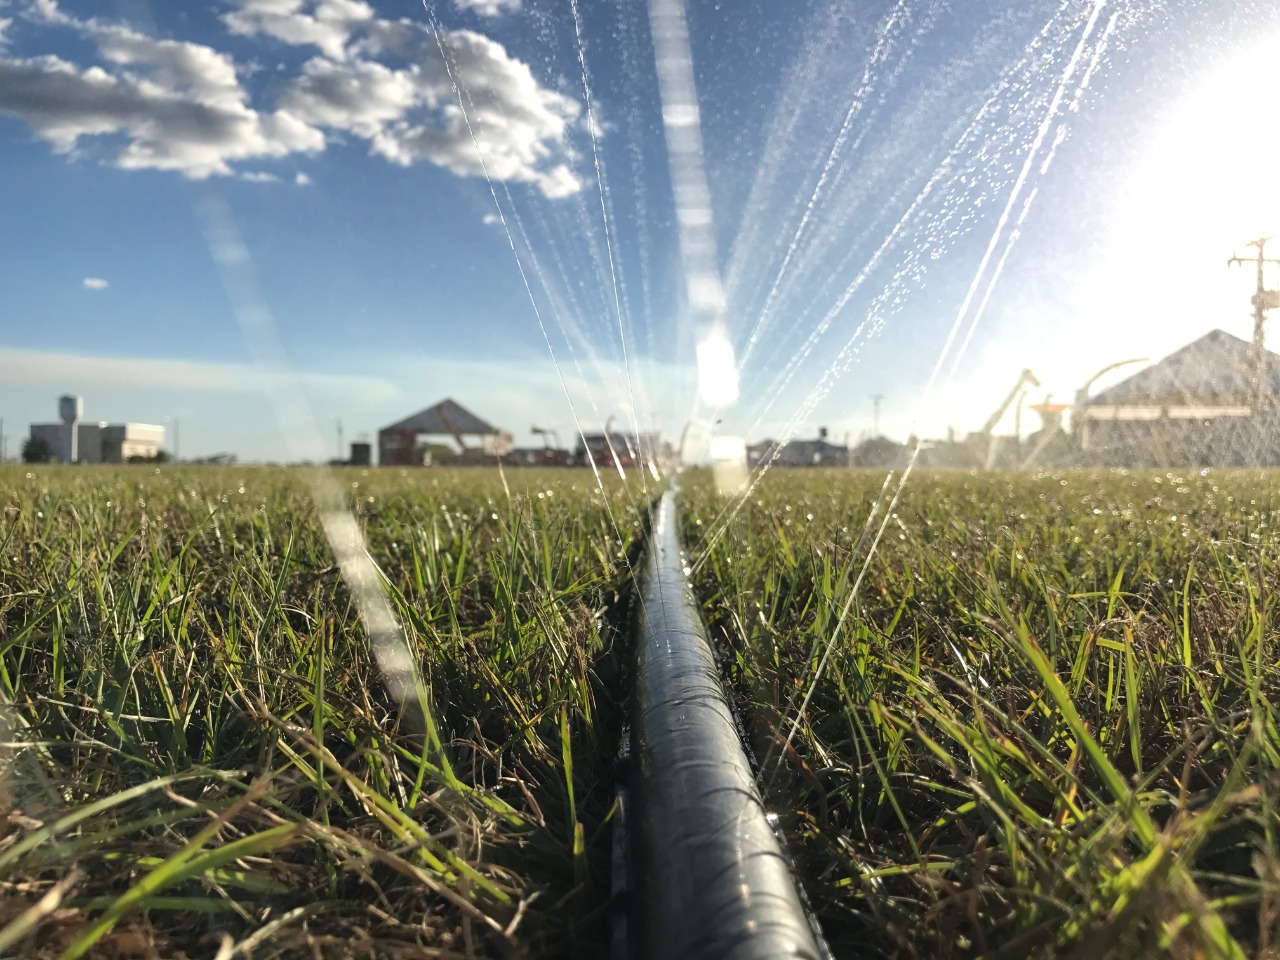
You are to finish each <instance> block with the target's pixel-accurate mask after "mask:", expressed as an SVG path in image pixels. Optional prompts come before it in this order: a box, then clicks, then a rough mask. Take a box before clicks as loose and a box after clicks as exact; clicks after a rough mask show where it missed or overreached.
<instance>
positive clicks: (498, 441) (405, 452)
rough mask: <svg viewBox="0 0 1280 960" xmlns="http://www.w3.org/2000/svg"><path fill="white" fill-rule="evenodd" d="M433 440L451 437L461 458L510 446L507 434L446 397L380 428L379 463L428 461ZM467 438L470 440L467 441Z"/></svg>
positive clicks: (412, 464) (411, 464)
mask: <svg viewBox="0 0 1280 960" xmlns="http://www.w3.org/2000/svg"><path fill="white" fill-rule="evenodd" d="M432 439H435V440H441V439H443V440H453V442H454V443H455V444H457V447H458V451H457V452H458V456H459V457H460V458H462V459H463V460H467V459H469V458H475V457H480V458H486V457H494V456H499V455H501V454H503V453H505V452H506V451H507V450H509V449H510V447H511V437H510V435H509V434H506V433H503V432H502V431H501V430H499V429H498V428H497V427H495V426H494V425H493V424H491V423H488V422H487V421H485V420H482V419H481V418H480V417H478V416H476V415H475V414H474V413H472V412H471V411H470V410H468V409H467V408H466V407H464V406H462V405H461V404H460V403H458V402H456V401H454V400H451V399H446V400H441V401H440V402H439V403H437V404H435V405H434V406H431V407H427V408H426V409H425V410H419V411H418V412H417V413H415V414H413V415H412V416H409V417H405V419H403V420H400V421H398V422H397V423H393V424H391V426H389V427H383V428H382V429H381V430H379V431H378V463H380V464H381V465H382V466H384V467H421V466H423V465H425V464H428V463H430V460H429V451H430V447H431V442H430V441H431V440H432ZM468 439H470V440H472V441H473V443H471V444H469V443H468V442H467V441H468ZM474 441H479V442H478V444H476V443H474Z"/></svg>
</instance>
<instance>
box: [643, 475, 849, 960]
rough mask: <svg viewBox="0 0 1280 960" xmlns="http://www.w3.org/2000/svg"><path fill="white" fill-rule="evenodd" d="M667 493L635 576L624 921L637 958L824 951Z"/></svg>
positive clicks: (748, 957) (811, 955)
mask: <svg viewBox="0 0 1280 960" xmlns="http://www.w3.org/2000/svg"><path fill="white" fill-rule="evenodd" d="M677 527H678V519H677V512H676V503H675V497H674V494H673V493H671V492H668V493H666V494H665V495H664V496H663V497H662V500H661V501H660V503H659V504H658V508H657V512H656V515H655V517H654V520H653V525H652V528H651V531H650V537H649V549H648V550H647V556H646V559H645V565H644V569H643V571H642V574H641V579H640V598H641V603H640V605H639V606H640V611H639V634H638V636H637V639H636V648H637V650H636V670H635V694H634V697H635V700H634V703H633V705H632V725H631V759H630V770H631V777H630V779H631V782H630V789H629V791H628V793H629V799H630V801H631V810H630V811H629V812H628V817H627V820H628V823H627V835H628V838H629V846H630V851H629V853H630V856H629V860H630V868H631V869H630V873H631V882H630V884H629V887H630V890H629V894H628V895H629V898H630V901H631V921H630V922H629V924H628V927H629V933H630V940H631V955H632V957H633V958H635V960H642V958H643V960H648V958H667V957H670V958H679V960H712V958H715V960H779V958H787V957H791V958H806V960H823V957H824V956H825V954H824V952H823V951H822V950H821V949H820V948H819V946H818V939H817V937H816V936H815V933H814V930H813V928H812V926H811V925H810V922H809V918H808V916H807V914H806V912H805V909H804V907H803V905H802V903H801V899H800V895H799V893H798V891H797V889H796V885H795V881H794V879H793V877H792V875H791V869H790V866H789V864H788V862H787V860H786V858H785V857H784V856H783V853H782V848H781V846H780V845H779V843H778V838H777V836H776V835H775V833H774V831H773V828H772V826H771V825H770V824H769V822H768V820H767V819H766V818H765V809H764V804H763V803H762V801H761V799H760V791H759V789H758V787H757V785H756V781H755V777H754V776H753V774H752V770H751V765H750V764H749V763H748V761H747V758H746V755H745V754H744V753H743V749H742V743H741V741H740V740H739V737H738V732H737V728H736V726H735V725H734V720H733V713H732V711H731V709H730V706H729V702H728V700H727V698H726V696H725V693H724V690H723V689H722V687H721V684H720V676H719V671H718V670H717V668H716V662H715V658H714V656H713V655H712V652H711V647H710V644H709V643H708V641H707V635H706V630H705V628H704V627H703V625H702V621H701V619H700V618H699V615H698V608H697V604H696V603H695V601H694V598H693V594H692V591H691V589H690V586H689V583H688V577H687V574H686V567H685V562H684V557H683V554H682V553H681V550H680V537H679V530H678V528H677Z"/></svg>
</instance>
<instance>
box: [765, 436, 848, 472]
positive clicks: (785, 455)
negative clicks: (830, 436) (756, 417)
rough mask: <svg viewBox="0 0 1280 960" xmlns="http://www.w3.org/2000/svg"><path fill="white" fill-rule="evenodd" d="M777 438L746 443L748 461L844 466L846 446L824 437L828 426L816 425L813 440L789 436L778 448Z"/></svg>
mask: <svg viewBox="0 0 1280 960" xmlns="http://www.w3.org/2000/svg"><path fill="white" fill-rule="evenodd" d="M777 447H778V443H777V441H776V440H761V441H760V442H759V443H753V444H751V445H750V446H748V447H747V463H748V464H749V465H750V466H751V467H752V468H756V467H759V466H762V465H764V464H766V463H769V462H770V461H772V462H773V465H774V466H778V467H847V466H848V465H849V448H848V447H844V446H839V445H837V444H834V443H831V442H830V441H828V440H827V428H826V427H820V428H819V429H818V439H816V440H791V441H788V442H787V443H785V444H783V445H782V447H781V448H780V449H777V452H776V454H775V448H777Z"/></svg>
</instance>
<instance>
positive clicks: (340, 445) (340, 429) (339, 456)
mask: <svg viewBox="0 0 1280 960" xmlns="http://www.w3.org/2000/svg"><path fill="white" fill-rule="evenodd" d="M334 423H336V424H337V425H338V459H339V460H341V459H342V418H341V417H336V418H335V419H334Z"/></svg>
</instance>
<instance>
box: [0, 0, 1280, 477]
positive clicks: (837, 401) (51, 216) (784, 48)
mask: <svg viewBox="0 0 1280 960" xmlns="http://www.w3.org/2000/svg"><path fill="white" fill-rule="evenodd" d="M577 7H578V9H577V13H578V15H579V22H578V23H577V24H575V17H574V8H573V5H571V4H570V3H568V2H566V0H555V2H552V0H452V2H449V0H436V2H435V3H434V4H430V5H428V6H427V7H423V6H422V5H421V4H418V3H416V2H408V0H399V2H394V3H393V2H377V3H373V2H365V0H227V2H224V3H209V4H181V5H179V4H167V3H165V4H162V3H149V2H147V0H119V2H115V3H104V2H101V0H58V2H54V0H7V2H5V0H0V191H3V194H2V195H3V203H2V204H0V210H2V214H0V290H2V291H3V294H4V296H3V299H2V301H0V416H3V418H4V420H5V432H6V433H7V434H8V435H9V436H10V442H9V445H8V447H9V451H10V453H11V454H12V453H13V452H14V451H16V448H17V442H16V440H15V439H14V438H15V437H20V436H21V435H22V434H23V433H24V432H25V424H26V423H28V422H30V421H32V420H44V419H52V415H53V412H54V403H55V398H56V396H57V395H58V394H59V393H61V392H65V391H74V392H78V393H82V394H84V395H85V397H86V407H87V414H88V415H89V416H90V417H92V418H94V419H99V418H100V419H109V420H120V419H129V420H137V421H143V422H164V420H165V418H170V419H171V420H172V419H177V420H179V421H180V422H181V425H182V426H181V442H182V453H183V455H184V456H196V455H201V454H207V453H213V452H216V451H223V450H230V451H234V452H236V453H237V454H239V455H240V456H241V457H242V458H244V459H250V460H257V459H262V460H268V459H287V458H290V457H295V456H316V457H319V456H327V455H331V454H332V452H335V447H336V436H335V433H336V431H335V420H336V419H339V418H340V419H341V421H342V423H343V426H344V430H345V434H346V437H347V439H348V440H350V439H352V438H354V437H355V436H356V435H358V434H360V433H369V434H372V433H374V432H375V431H376V430H377V428H378V427H380V426H382V425H385V424H387V423H389V422H392V421H394V420H397V419H399V418H400V417H402V416H404V415H407V414H408V413H411V412H413V411H414V410H417V409H419V408H421V407H423V406H426V405H428V404H430V403H433V402H435V401H436V400H438V399H440V398H442V397H444V396H453V397H454V398H455V399H457V400H459V401H460V402H462V403H463V404H464V405H466V406H468V407H470V408H471V409H473V410H474V411H475V412H477V413H478V414H480V415H481V416H484V417H486V418H487V419H489V420H491V421H493V422H495V423H497V424H499V425H501V426H503V427H505V428H506V429H508V430H510V431H511V432H512V433H513V434H515V436H516V441H517V442H518V443H528V442H533V441H531V439H530V437H529V435H528V433H527V428H528V426H529V425H530V424H531V423H533V422H538V423H541V424H543V425H548V426H555V427H557V428H559V430H560V434H561V436H562V437H563V438H567V437H568V436H569V435H570V434H571V432H572V430H573V424H574V421H575V416H576V418H577V419H578V420H579V421H581V423H582V425H583V426H584V427H586V428H588V429H591V428H593V427H598V426H599V425H600V424H601V423H602V422H603V421H604V420H605V419H606V418H607V417H609V416H611V415H614V416H617V417H619V419H620V420H621V421H622V422H629V421H630V420H631V418H632V417H633V416H634V418H635V420H636V422H638V423H639V424H640V425H641V426H642V427H648V426H651V425H653V426H657V427H659V428H661V429H663V430H665V431H666V432H667V433H668V434H670V435H673V436H674V435H677V434H678V433H679V431H680V429H681V427H682V425H683V424H684V422H685V421H686V420H687V419H688V418H689V417H690V416H695V417H705V416H708V415H710V413H709V411H706V410H702V409H699V408H698V406H697V404H696V401H695V386H696V376H695V370H694V366H693V356H694V348H695V340H696V339H697V336H698V333H697V329H698V328H697V327H696V325H695V324H694V323H692V322H691V321H690V320H689V319H688V314H687V311H686V310H685V309H684V303H685V296H684V289H683V283H684V281H683V271H682V267H681V259H680V246H679V244H678V242H677V230H676V223H677V218H676V211H675V207H674V202H673V197H672V188H671V185H670V184H671V180H670V174H669V170H668V164H667V149H666V141H665V139H664V135H663V126H662V111H661V105H660V97H659V88H658V83H657V79H656V74H655V69H654V56H653V48H652V42H651V40H650V36H649V21H648V14H647V10H646V5H645V4H644V3H643V2H640V0H616V2H600V3H596V2H585V0H580V2H579V3H578V5H577ZM1269 8H1270V5H1269V4H1263V3H1262V2H1252V3H1246V2H1227V0H1212V2H1202V3H1198V4H1182V3H1173V2H1156V0H1111V2H1098V0H1051V2H1050V0H1030V2H1027V3H1019V4H1004V3H987V2H981V0H954V2H908V0H902V2H890V0H875V2H871V3H853V2H837V0H795V2H791V0H788V2H786V3H782V2H778V0H735V2H720V3H711V2H692V3H690V4H689V31H690V37H691V49H692V60H693V67H694V76H695V79H696V83H697V87H698V97H699V104H700V107H701V117H702V138H703V146H704V150H703V153H702V156H701V159H702V161H703V165H704V168H705V176H706V179H707V182H708V184H709V187H710V195H711V201H712V209H713V212H714V215H715V224H714V228H715V232H714V236H715V240H716V245H717V249H718V265H719V267H720V270H721V272H722V275H723V280H724V289H725V311H724V317H723V324H724V326H725V327H726V328H727V330H728V332H729V335H730V337H731V339H732V340H733V341H734V342H735V345H736V347H737V349H738V355H739V357H740V358H742V359H744V361H745V362H744V365H743V369H742V372H741V376H742V400H741V401H740V402H739V403H738V404H737V405H736V406H734V407H733V408H731V409H727V410H723V411H718V412H716V414H715V415H716V416H718V417H721V418H722V419H723V420H724V424H723V426H722V429H725V430H734V431H737V432H741V433H750V434H751V435H752V436H753V437H758V436H761V435H765V434H769V435H773V436H777V435H779V434H781V433H783V432H785V431H787V430H795V431H798V432H799V433H800V434H801V435H810V434H811V433H812V432H813V431H814V430H815V429H816V428H817V426H818V425H820V424H821V425H827V426H829V427H830V428H831V430H832V432H833V433H834V434H835V435H836V436H837V437H840V436H843V435H844V434H846V433H848V434H851V435H853V436H857V435H859V434H861V433H862V432H865V431H866V430H867V429H868V428H869V427H870V425H871V424H870V421H871V402H870V400H869V399H868V397H869V395H870V394H872V393H883V394H885V395H886V400H885V403H884V407H883V413H882V426H883V427H884V428H885V429H887V430H888V431H889V432H890V433H893V434H896V435H899V436H901V435H904V434H905V433H906V432H907V431H908V430H910V429H912V428H913V427H914V428H915V429H918V430H920V431H922V432H923V433H925V434H939V433H941V432H942V431H944V430H945V429H946V427H947V426H948V425H954V426H956V427H958V428H960V429H962V430H963V429H972V428H975V427H976V426H977V425H978V424H979V423H981V421H982V420H983V419H984V418H985V415H986V413H987V412H988V411H989V410H991V409H992V408H994V407H995V405H996V404H997V403H998V402H999V400H1000V399H1001V398H1002V396H1003V394H1004V393H1005V392H1006V391H1007V390H1008V388H1009V387H1010V386H1012V384H1013V381H1014V379H1015V378H1016V376H1017V373H1018V371H1020V370H1021V369H1022V368H1023V367H1026V366H1030V367H1032V368H1033V369H1034V370H1035V371H1036V373H1037V374H1038V375H1039V376H1040V378H1041V380H1042V382H1043V383H1044V384H1045V387H1044V391H1045V392H1048V391H1052V392H1054V393H1055V395H1056V396H1057V397H1058V398H1060V399H1066V398H1069V396H1070V394H1071V392H1072V390H1073V389H1074V388H1075V387H1076V386H1078V385H1079V384H1080V383H1081V382H1082V381H1083V380H1084V379H1085V378H1086V377H1087V376H1089V375H1090V374H1091V373H1093V372H1094V371H1095V370H1096V369H1098V368H1099V367H1101V366H1102V365H1104V364H1105V363H1108V362H1110V361H1112V360H1117V359H1123V358H1125V357H1127V356H1143V355H1147V356H1152V357H1159V356H1161V355H1163V354H1165V353H1168V352H1170V351H1172V350H1173V349H1175V348H1176V347H1177V346H1179V345H1181V344H1182V343H1185V342H1186V341H1187V340H1189V339H1191V338H1192V337H1194V336H1197V335H1199V334H1200V333H1203V332H1205V331H1207V330H1208V329H1211V328H1212V327H1223V328H1225V329H1228V330H1230V331H1232V332H1234V333H1237V334H1239V335H1241V336H1248V332H1249V329H1250V326H1249V318H1248V311H1249V307H1248V294H1249V280H1248V277H1247V276H1245V275H1244V274H1243V273H1240V272H1237V273H1235V274H1232V273H1231V272H1229V271H1227V270H1226V268H1225V267H1224V266H1223V264H1224V262H1225V260H1226V258H1227V256H1229V255H1230V254H1231V253H1232V252H1233V251H1234V250H1235V249H1237V248H1239V246H1240V244H1242V243H1243V241H1245V240H1248V239H1251V238H1252V237H1253V236H1255V235H1257V233H1258V232H1263V233H1268V232H1271V231H1273V230H1275V229H1276V224H1280V188H1277V186H1276V185H1275V183H1274V181H1275V179H1276V178H1275V177H1274V174H1273V173H1272V172H1271V170H1272V168H1273V167H1274V162H1275V158H1276V153H1277V149H1278V148H1280V137H1278V135H1277V134H1276V133H1275V132H1273V131H1274V129H1275V126H1276V125H1274V124H1272V125H1267V127H1268V128H1267V129H1262V130H1259V129H1257V127H1256V124H1255V123H1254V122H1253V119H1252V118H1253V116H1254V114H1253V110H1254V105H1252V104H1251V103H1250V102H1249V101H1248V99H1247V97H1246V96H1241V95H1240V94H1239V92H1240V91H1248V90H1250V89H1261V90H1263V91H1270V92H1271V95H1272V96H1274V95H1275V94H1276V93H1278V92H1280V68H1277V67H1276V66H1275V64H1277V63H1280V13H1277V12H1276V11H1275V10H1272V9H1269ZM579 37H580V38H581V47H579ZM441 47H443V48H444V49H445V51H446V52H447V54H448V57H447V60H448V63H447V67H448V68H447V69H446V63H445V60H444V59H442V57H441V53H440V50H441ZM580 56H581V59H583V60H585V62H586V67H587V87H588V88H589V90H590V94H591V99H592V102H591V110H590V116H591V118H592V119H593V120H594V125H593V124H592V123H590V122H589V120H588V116H589V113H588V109H587V104H586V97H585V92H584V78H583V74H582V70H581V66H580ZM454 82H456V83H457V84H458V86H459V87H460V88H461V92H462V99H463V103H464V106H465V116H464V112H461V111H459V110H458V106H457V103H458V101H457V98H456V95H455V89H454V86H453V83H454ZM468 121H469V122H470V129H468V123H467V122H468ZM593 133H594V134H595V138H594V141H595V142H594V143H593V136H592V134H593ZM473 135H474V139H473ZM481 160H483V164H482V163H481ZM485 170H487V172H488V173H489V175H490V177H491V178H492V181H493V184H492V192H491V188H490V185H489V183H488V182H487V181H486V179H485V178H484V177H483V176H482V175H481V174H482V172H484V171H485ZM597 170H599V172H597ZM602 185H603V187H604V190H603V191H602V190H601V186H602ZM495 197H496V201H497V203H496V205H495ZM499 211H501V218H499V217H498V216H497V214H498V212H499ZM211 218H212V219H211ZM504 220H505V225H504V223H503V222H502V221H504ZM215 221H216V222H215ZM606 224H607V226H606ZM226 229H230V230H232V231H234V233H235V235H236V236H237V237H238V241H239V243H240V244H241V245H242V248H243V251H244V257H242V258H233V259H232V260H231V261H228V260H227V258H226V257H225V256H224V257H222V258H221V260H220V258H219V256H218V253H219V249H220V248H219V246H218V244H219V243H225V239H226V238H225V236H222V235H221V234H219V231H220V230H222V231H225V230H226ZM215 235H216V236H215ZM219 236H221V239H219V238H218V237H219ZM513 246H514V247H515V252H514V254H513V250H512V247H513ZM223 252H224V253H225V251H223ZM993 281H996V282H995V283H994V284H993V283H992V282H993ZM526 282H527V288H526ZM246 285H248V286H246ZM989 287H990V289H989V290H988V288H989ZM246 290H247V292H246ZM264 309H265V310H266V311H269V315H270V317H271V318H272V320H271V324H270V325H269V327H268V328H266V331H267V333H266V335H265V336H264V335H263V329H264V328H263V327H262V326H261V325H255V324H254V323H252V322H249V324H248V326H247V327H246V321H252V319H253V316H257V315H258V314H256V313H255V311H262V310H264ZM250 314H252V315H253V316H249V315H250ZM539 320H540V321H541V325H542V328H545V331H546V339H545V340H544V335H543V330H542V328H540V325H539ZM620 327H621V332H620V329H619V328H620ZM953 329H954V330H955V331H956V335H955V336H954V337H950V338H949V334H950V333H951V331H952V330H953ZM971 329H972V333H971V334H970V332H969V331H970V330H971ZM753 330H754V331H755V332H756V334H757V336H755V337H754V340H753V336H752V334H753ZM255 331H256V332H255ZM624 339H625V343H626V349H625V359H626V362H625V363H624V349H623V340H624ZM547 341H549V342H550V346H551V349H552V350H554V352H555V355H556V358H557V360H558V362H559V369H558V370H557V367H556V365H555V364H553V363H552V360H551V358H550V355H549V351H548V343H547ZM948 343H950V352H949V353H948V354H947V356H946V358H945V362H943V363H942V364H941V365H940V366H938V369H939V375H938V378H937V380H936V382H935V383H934V386H933V387H932V389H929V390H927V384H928V382H929V379H930V374H931V372H932V371H933V370H934V369H935V365H937V363H938V360H939V357H940V356H941V355H942V352H943V350H944V347H945V346H946V345H947V344H948ZM962 346H963V350H962V349H961V347H962ZM277 348H279V350H280V352H277ZM282 358H283V362H281V361H282ZM628 368H629V372H630V376H628ZM282 397H283V398H284V399H281V398H282ZM297 397H305V398H306V404H305V405H304V406H303V407H301V408H300V407H298V405H297V404H296V403H293V402H292V399H296V398H297ZM273 398H274V399H273ZM291 398H292V399H291ZM1033 399H1036V400H1039V399H1043V398H1042V396H1039V395H1037V396H1035V397H1034V398H1033ZM281 416H283V417H284V419H285V420H286V421H287V422H288V423H289V424H290V427H291V429H290V435H291V437H292V438H293V442H292V443H291V444H290V443H284V442H282V440H281V436H280V427H279V425H278V421H279V420H280V418H281ZM1033 419H1034V418H1033V417H1032V416H1031V415H1030V414H1028V421H1029V422H1031V421H1033Z"/></svg>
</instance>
